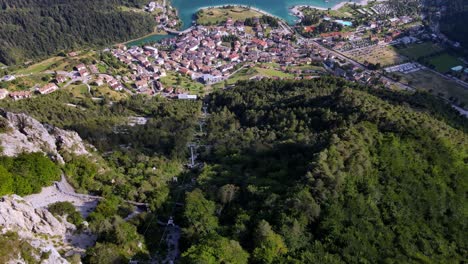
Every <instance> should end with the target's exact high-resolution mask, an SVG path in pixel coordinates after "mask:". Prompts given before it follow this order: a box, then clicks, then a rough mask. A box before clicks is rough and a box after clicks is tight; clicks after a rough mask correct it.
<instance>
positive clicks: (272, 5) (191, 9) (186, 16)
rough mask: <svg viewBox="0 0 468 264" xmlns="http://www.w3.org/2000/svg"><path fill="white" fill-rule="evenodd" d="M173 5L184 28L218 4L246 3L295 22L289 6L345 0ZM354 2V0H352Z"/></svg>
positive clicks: (186, 1) (177, 0)
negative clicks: (204, 8)
mask: <svg viewBox="0 0 468 264" xmlns="http://www.w3.org/2000/svg"><path fill="white" fill-rule="evenodd" d="M171 2H172V6H174V7H175V8H177V10H178V11H179V16H180V18H181V20H182V21H183V23H184V26H183V27H184V28H187V27H189V26H190V25H191V24H192V20H193V14H195V13H196V12H197V11H198V10H199V9H200V8H203V7H208V6H218V5H228V4H232V5H235V4H237V5H246V6H252V7H256V8H258V9H262V10H265V11H266V12H268V13H270V14H272V15H275V16H278V17H280V18H282V19H284V20H286V21H287V22H289V23H291V24H292V23H294V20H296V17H294V16H293V15H291V13H290V12H289V8H290V7H292V6H295V5H312V6H317V7H323V8H328V7H333V6H334V5H336V4H339V3H341V2H348V1H343V0H328V1H325V0H171ZM350 2H352V1H350Z"/></svg>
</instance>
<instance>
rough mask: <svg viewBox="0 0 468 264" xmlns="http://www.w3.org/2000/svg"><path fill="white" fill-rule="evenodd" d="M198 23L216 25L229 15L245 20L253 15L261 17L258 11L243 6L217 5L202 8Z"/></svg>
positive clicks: (233, 18) (235, 18)
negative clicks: (227, 6) (226, 6)
mask: <svg viewBox="0 0 468 264" xmlns="http://www.w3.org/2000/svg"><path fill="white" fill-rule="evenodd" d="M197 16H198V17H197V23H198V24H200V25H214V24H219V23H221V22H223V21H226V20H227V18H228V17H230V18H232V20H234V21H236V20H245V19H246V18H251V17H261V16H262V14H260V13H259V12H257V11H254V10H252V9H248V8H243V7H229V8H223V7H217V8H208V9H202V10H200V11H199V12H198V13H197Z"/></svg>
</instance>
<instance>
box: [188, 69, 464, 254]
mask: <svg viewBox="0 0 468 264" xmlns="http://www.w3.org/2000/svg"><path fill="white" fill-rule="evenodd" d="M396 97H398V98H399V100H398V101H399V102H395V103H393V99H395V98H396ZM382 98H386V100H385V101H384V100H382ZM392 98H393V99H392ZM395 101H397V100H395ZM425 101H426V99H424V98H423V97H421V96H420V95H417V94H416V95H409V94H398V93H393V94H391V93H387V92H383V91H379V90H375V89H372V90H367V89H365V88H364V87H359V86H357V85H355V84H350V83H347V82H345V81H342V80H339V79H334V78H330V79H327V78H321V79H320V80H316V81H305V82H302V81H301V82H284V81H262V82H248V83H240V84H238V85H237V86H236V87H235V88H233V89H230V90H226V91H221V92H216V93H214V94H212V95H211V96H210V99H209V108H210V111H211V114H212V115H211V117H210V120H209V122H208V124H207V127H208V132H207V136H206V142H205V144H206V145H205V146H206V147H205V149H204V151H203V152H202V153H203V154H202V158H203V160H204V161H205V163H206V166H205V167H204V168H203V170H202V171H201V173H200V176H199V177H198V186H196V189H194V190H193V191H191V192H190V193H188V194H187V195H186V199H185V203H186V204H185V210H184V212H183V214H182V215H181V216H180V217H181V219H183V221H184V225H183V227H184V239H185V244H186V247H185V253H183V262H184V263H223V262H224V263H247V262H249V263H412V262H423V263H431V262H432V263H459V262H460V261H462V260H463V259H465V258H466V256H467V254H468V244H467V241H466V237H467V236H468V229H467V225H466V224H467V222H466V219H467V217H468V215H467V212H468V211H467V203H466V192H467V190H468V189H467V187H468V179H467V177H468V152H467V151H468V138H467V135H466V133H465V132H463V131H461V130H457V129H454V128H453V127H451V126H449V125H447V123H446V121H447V120H449V119H451V118H444V117H443V116H445V117H447V116H452V115H451V114H442V115H440V114H439V115H437V116H439V117H438V119H439V120H437V119H436V118H434V117H433V116H431V115H430V114H428V110H427V108H425V107H424V105H425V104H426V103H425ZM448 109H449V108H447V112H450V113H451V111H450V110H448ZM444 119H445V120H446V121H443V120H444ZM451 120H452V121H450V122H453V124H457V126H459V127H460V129H462V130H464V129H466V121H462V120H459V119H457V118H454V119H451ZM456 120H458V121H456Z"/></svg>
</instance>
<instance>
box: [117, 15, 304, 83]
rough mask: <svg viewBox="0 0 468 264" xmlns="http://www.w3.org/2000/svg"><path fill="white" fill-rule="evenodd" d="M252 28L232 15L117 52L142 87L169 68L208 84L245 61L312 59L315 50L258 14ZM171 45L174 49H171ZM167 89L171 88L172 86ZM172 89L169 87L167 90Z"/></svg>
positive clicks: (291, 62) (284, 62)
mask: <svg viewBox="0 0 468 264" xmlns="http://www.w3.org/2000/svg"><path fill="white" fill-rule="evenodd" d="M254 22H256V26H255V27H253V32H250V33H248V32H247V31H248V30H246V26H245V25H244V23H243V22H242V21H233V20H231V19H228V20H227V21H226V23H225V24H224V25H222V26H209V27H206V26H197V27H195V28H194V29H193V30H191V31H189V32H188V33H186V34H184V35H182V36H179V37H177V38H170V39H165V40H163V41H162V42H161V43H159V44H156V45H155V46H146V47H143V48H141V47H131V48H129V49H127V47H125V46H118V47H117V48H116V49H114V50H112V51H111V52H112V54H113V55H114V56H115V57H117V58H118V59H119V60H120V61H121V62H122V63H124V64H126V65H128V67H129V68H130V69H131V70H132V72H133V74H132V75H131V76H130V79H132V80H134V81H135V84H136V86H137V88H138V87H139V86H143V85H145V84H147V83H148V82H153V83H154V84H155V87H156V88H157V89H159V90H163V89H164V88H163V87H162V85H161V84H160V83H159V82H158V80H159V78H160V77H164V76H166V72H170V71H172V72H178V73H180V74H182V75H185V76H188V77H190V78H191V79H193V80H196V81H199V82H201V83H204V84H207V85H209V84H213V83H217V82H221V81H223V80H226V79H228V78H229V77H230V76H231V75H232V74H233V73H234V72H235V71H236V69H238V67H239V66H238V65H239V64H244V63H257V62H276V63H278V64H280V65H297V64H310V63H311V62H312V58H311V57H310V53H311V51H310V49H309V48H308V47H307V46H305V45H298V44H297V43H296V42H295V41H293V40H292V38H291V35H290V34H287V33H286V32H284V30H275V29H273V30H270V31H269V33H268V34H266V31H267V28H268V27H269V26H268V25H262V24H260V21H259V20H258V19H257V20H256V21H254ZM168 47H169V48H168ZM167 89H170V87H168V88H167ZM167 89H166V90H167Z"/></svg>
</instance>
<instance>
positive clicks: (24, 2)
mask: <svg viewBox="0 0 468 264" xmlns="http://www.w3.org/2000/svg"><path fill="white" fill-rule="evenodd" d="M146 2H147V1H143V0H80V1H75V0H0V62H2V63H4V64H15V63H19V62H22V61H25V60H30V59H34V58H38V57H43V56H47V55H51V54H56V53H58V52H59V51H62V50H70V49H75V48H78V47H80V46H82V45H84V44H87V45H96V46H102V45H107V44H113V43H116V42H121V41H125V40H129V39H132V38H136V37H140V36H142V35H145V34H148V33H150V32H151V31H152V30H153V28H154V26H155V22H154V20H153V19H152V17H151V16H150V15H148V14H146V13H144V12H133V11H131V10H129V7H130V8H132V7H140V6H142V5H143V4H146Z"/></svg>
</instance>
